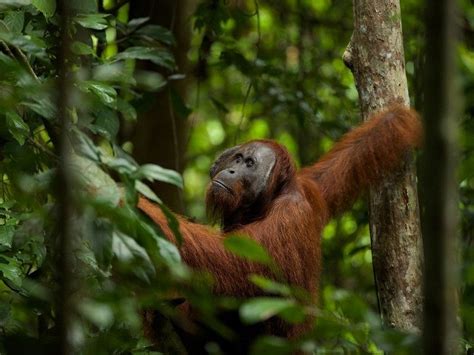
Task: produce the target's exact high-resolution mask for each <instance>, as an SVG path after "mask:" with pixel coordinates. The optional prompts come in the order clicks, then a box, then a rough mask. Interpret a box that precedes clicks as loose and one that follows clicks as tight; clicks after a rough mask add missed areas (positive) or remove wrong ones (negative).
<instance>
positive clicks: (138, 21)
mask: <svg viewBox="0 0 474 355" xmlns="http://www.w3.org/2000/svg"><path fill="white" fill-rule="evenodd" d="M148 21H150V18H149V17H137V18H133V19H131V20H130V21H128V24H127V26H128V28H129V29H130V31H132V30H135V29H136V28H137V27H139V26H141V25H143V24H144V23H147V22H148Z"/></svg>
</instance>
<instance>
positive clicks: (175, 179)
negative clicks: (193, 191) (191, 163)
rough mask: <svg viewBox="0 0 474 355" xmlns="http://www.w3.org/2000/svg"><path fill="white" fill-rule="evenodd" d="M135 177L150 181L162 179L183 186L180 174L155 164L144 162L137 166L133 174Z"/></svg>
mask: <svg viewBox="0 0 474 355" xmlns="http://www.w3.org/2000/svg"><path fill="white" fill-rule="evenodd" d="M133 177H134V178H135V179H147V180H150V181H153V180H156V181H163V182H167V183H169V184H172V185H175V186H178V187H179V188H183V179H182V178H181V175H179V173H177V172H176V171H174V170H170V169H165V168H162V167H161V166H159V165H155V164H145V165H142V166H140V167H139V168H138V170H137V171H136V173H135V174H134V176H133Z"/></svg>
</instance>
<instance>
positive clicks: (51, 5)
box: [31, 0, 56, 17]
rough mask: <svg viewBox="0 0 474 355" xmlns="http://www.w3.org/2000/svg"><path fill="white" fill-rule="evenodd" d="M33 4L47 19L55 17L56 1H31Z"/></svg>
mask: <svg viewBox="0 0 474 355" xmlns="http://www.w3.org/2000/svg"><path fill="white" fill-rule="evenodd" d="M31 3H32V4H33V6H34V7H36V8H37V9H38V10H39V11H41V12H42V13H43V14H44V16H46V17H51V16H53V15H54V12H55V11H56V0H31Z"/></svg>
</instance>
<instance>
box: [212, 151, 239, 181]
mask: <svg viewBox="0 0 474 355" xmlns="http://www.w3.org/2000/svg"><path fill="white" fill-rule="evenodd" d="M239 149H240V145H236V146H235V147H232V148H229V149H226V150H224V151H223V152H222V153H221V154H220V155H219V156H218V157H217V159H216V160H215V161H214V163H213V164H212V166H211V169H209V176H210V177H211V179H212V178H213V177H214V176H215V175H216V174H217V173H218V172H219V171H221V170H222V167H221V165H222V164H223V163H224V162H225V161H226V160H227V159H229V158H230V157H231V156H232V155H234V154H235V153H236V152H237V151H238V150H239Z"/></svg>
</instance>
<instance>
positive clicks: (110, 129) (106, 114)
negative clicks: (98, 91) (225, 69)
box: [91, 107, 120, 140]
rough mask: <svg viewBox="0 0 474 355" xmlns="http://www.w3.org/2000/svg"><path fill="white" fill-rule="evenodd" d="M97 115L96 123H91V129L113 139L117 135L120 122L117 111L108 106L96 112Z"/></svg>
mask: <svg viewBox="0 0 474 355" xmlns="http://www.w3.org/2000/svg"><path fill="white" fill-rule="evenodd" d="M94 116H95V117H96V119H95V121H94V124H93V125H91V129H92V130H93V131H95V133H99V134H101V135H102V136H104V137H106V138H107V139H109V140H113V139H114V138H115V136H116V135H117V133H118V131H119V128H120V122H119V119H118V116H117V113H116V112H115V111H112V110H110V109H108V108H106V107H102V109H100V110H98V111H96V112H94Z"/></svg>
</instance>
